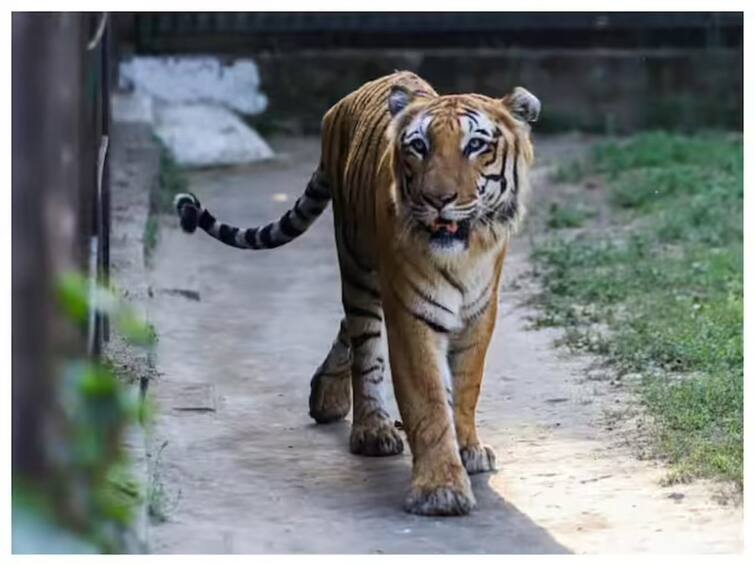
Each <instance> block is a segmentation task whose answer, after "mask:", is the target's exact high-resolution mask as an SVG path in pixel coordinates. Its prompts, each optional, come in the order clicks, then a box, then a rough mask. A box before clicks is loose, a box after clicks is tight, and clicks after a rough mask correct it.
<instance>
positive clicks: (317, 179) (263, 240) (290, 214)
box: [173, 169, 331, 250]
mask: <svg viewBox="0 0 755 566" xmlns="http://www.w3.org/2000/svg"><path fill="white" fill-rule="evenodd" d="M330 199H331V194H330V188H329V186H328V184H327V183H326V182H325V179H324V175H323V174H322V171H321V170H320V169H318V170H317V171H315V173H314V175H312V178H311V179H310V181H309V183H308V184H307V189H306V190H305V191H304V194H303V195H301V196H300V197H299V198H298V199H296V203H295V204H294V206H293V208H291V209H289V210H287V211H286V213H285V214H284V215H283V216H281V217H280V219H279V220H277V221H276V222H270V223H269V224H267V225H265V226H261V227H260V226H258V227H256V228H247V229H246V230H241V229H240V228H236V227H235V226H229V225H228V224H223V223H222V222H218V221H217V220H216V219H215V217H214V216H213V215H212V214H210V212H209V211H208V210H207V209H206V208H202V205H201V204H200V203H199V199H197V197H195V196H194V195H193V194H191V193H180V194H177V195H176V197H175V199H174V200H173V203H174V204H175V206H176V210H177V211H178V216H179V218H180V220H181V228H183V230H184V232H188V233H190V234H191V233H193V232H194V231H195V230H196V229H197V226H199V227H200V228H201V229H202V230H204V231H205V232H207V233H208V234H209V235H210V236H212V237H213V238H215V239H217V240H220V241H221V242H223V243H224V244H228V245H229V246H233V247H234V248H242V249H251V250H266V249H270V248H277V247H278V246H282V245H284V244H287V243H289V242H290V241H291V240H294V239H295V238H297V237H298V236H301V235H302V234H303V233H304V232H305V231H306V230H307V228H309V227H310V226H311V225H312V223H313V222H314V221H315V220H316V219H317V217H318V216H320V215H321V214H322V213H323V211H324V210H325V208H326V207H327V206H328V202H330Z"/></svg>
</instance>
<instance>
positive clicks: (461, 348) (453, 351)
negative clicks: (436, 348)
mask: <svg viewBox="0 0 755 566" xmlns="http://www.w3.org/2000/svg"><path fill="white" fill-rule="evenodd" d="M475 346H477V342H472V343H471V344H465V345H464V346H456V347H455V348H449V350H448V355H449V356H456V355H458V354H461V353H462V352H466V351H467V350H471V349H472V348H474V347H475Z"/></svg>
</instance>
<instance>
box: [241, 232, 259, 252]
mask: <svg viewBox="0 0 755 566" xmlns="http://www.w3.org/2000/svg"><path fill="white" fill-rule="evenodd" d="M244 240H245V241H246V243H247V245H248V246H249V247H250V248H252V249H254V250H256V249H258V248H259V246H258V245H257V228H249V229H248V230H247V231H246V232H244Z"/></svg>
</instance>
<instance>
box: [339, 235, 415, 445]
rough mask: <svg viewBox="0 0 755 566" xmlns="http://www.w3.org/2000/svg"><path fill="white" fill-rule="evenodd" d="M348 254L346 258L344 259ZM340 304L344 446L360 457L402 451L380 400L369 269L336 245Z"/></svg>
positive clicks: (380, 361)
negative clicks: (348, 399)
mask: <svg viewBox="0 0 755 566" xmlns="http://www.w3.org/2000/svg"><path fill="white" fill-rule="evenodd" d="M347 258H348V259H347ZM339 259H340V262H341V280H342V287H343V308H344V312H345V313H346V327H347V330H348V334H349V339H350V341H351V353H352V361H351V383H352V389H353V392H354V417H353V423H352V427H351V438H350V441H349V448H350V450H351V452H352V453H353V454H361V455H363V456H391V455H394V454H400V453H401V452H402V451H403V450H404V443H403V441H402V440H401V435H400V434H399V432H398V430H396V427H395V425H394V424H393V421H392V419H391V418H390V414H389V413H388V409H387V403H386V400H385V388H386V384H385V379H386V375H385V374H386V360H387V357H386V355H385V353H384V351H383V350H384V347H383V340H382V336H383V307H382V302H381V300H380V292H379V289H378V281H377V276H376V273H375V271H374V270H371V269H369V268H368V267H366V266H364V265H362V264H360V262H358V261H355V258H353V257H352V252H351V251H350V250H349V249H348V248H345V247H342V246H339Z"/></svg>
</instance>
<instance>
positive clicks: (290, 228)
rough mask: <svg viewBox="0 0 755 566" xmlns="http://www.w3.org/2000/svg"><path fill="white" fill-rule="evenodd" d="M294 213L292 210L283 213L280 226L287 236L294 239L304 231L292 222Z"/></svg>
mask: <svg viewBox="0 0 755 566" xmlns="http://www.w3.org/2000/svg"><path fill="white" fill-rule="evenodd" d="M292 214H293V213H292V212H291V211H290V210H289V211H288V212H286V214H284V215H283V218H281V219H280V223H279V224H278V227H279V228H280V231H281V232H283V233H284V234H285V235H286V236H287V237H289V238H291V239H294V238H296V237H297V236H301V235H302V234H303V233H304V230H303V229H301V228H297V227H296V226H294V225H293V223H292V222H291V215H292Z"/></svg>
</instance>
